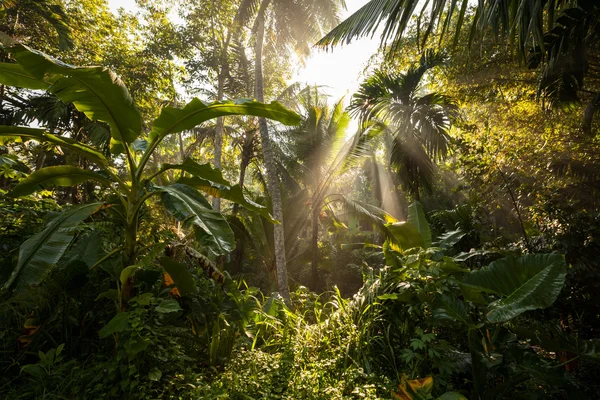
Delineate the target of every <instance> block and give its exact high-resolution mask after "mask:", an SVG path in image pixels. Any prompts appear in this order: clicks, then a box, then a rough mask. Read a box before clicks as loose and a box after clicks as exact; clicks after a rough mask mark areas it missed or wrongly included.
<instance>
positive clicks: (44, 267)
mask: <svg viewBox="0 0 600 400" xmlns="http://www.w3.org/2000/svg"><path fill="white" fill-rule="evenodd" d="M101 205H102V203H91V204H84V205H80V206H74V207H71V208H70V209H68V210H67V211H64V212H62V213H60V214H59V215H58V216H57V217H55V218H54V219H53V220H52V221H51V222H50V223H49V224H48V226H47V227H46V228H45V229H44V230H43V231H41V232H40V233H37V234H35V235H33V236H32V237H30V238H29V239H27V240H26V241H25V242H24V243H23V244H22V245H21V248H20V249H19V262H18V263H17V267H16V268H15V269H14V271H13V272H12V274H11V276H10V278H9V279H8V280H7V281H6V283H4V285H3V287H2V290H3V291H4V290H8V289H11V288H13V287H16V288H19V289H20V288H23V287H25V286H27V285H33V284H37V283H40V282H41V281H42V280H43V279H44V277H45V276H46V274H47V273H48V271H49V269H50V267H52V266H53V265H54V264H56V263H57V262H58V260H59V259H60V258H61V257H62V255H63V254H64V252H65V250H66V249H67V247H68V246H69V243H71V240H72V239H73V228H74V227H76V226H77V225H78V224H79V223H80V222H81V221H83V220H84V219H86V218H87V217H89V216H90V215H91V214H93V213H94V212H96V211H97V210H98V209H99V208H100V206H101Z"/></svg>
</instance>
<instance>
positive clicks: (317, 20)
mask: <svg viewBox="0 0 600 400" xmlns="http://www.w3.org/2000/svg"><path fill="white" fill-rule="evenodd" d="M343 4H344V3H343V1H342V0H302V1H300V0H278V1H271V0H244V1H242V4H241V5H240V13H239V20H240V22H241V23H246V22H248V21H250V20H251V19H253V20H254V23H253V28H252V29H253V32H254V35H255V40H256V41H255V45H254V52H255V67H254V78H255V97H256V99H257V100H259V101H260V99H263V100H264V97H265V95H264V79H263V78H264V77H263V67H262V61H263V46H264V40H265V30H266V22H267V20H269V21H273V23H272V24H269V27H270V28H269V29H274V30H275V32H273V35H271V36H273V37H275V38H277V39H276V40H277V43H276V44H278V45H279V46H280V47H282V48H285V47H289V46H291V47H293V48H294V49H295V50H296V51H297V52H298V54H300V55H306V54H308V52H309V50H310V48H309V43H311V42H312V41H313V40H315V39H316V38H317V37H318V36H319V35H320V32H322V31H325V30H326V29H329V27H331V26H333V25H335V24H336V23H338V21H339V18H338V13H339V11H340V8H341V7H342V6H343ZM259 130H260V138H261V142H262V149H263V158H264V163H265V168H266V173H267V186H268V190H269V193H270V195H271V201H272V204H273V216H274V217H275V219H277V220H278V221H280V222H281V224H280V225H276V226H275V240H274V241H275V256H276V265H277V280H278V286H279V291H280V292H281V295H282V296H283V298H284V299H286V301H288V302H289V288H288V282H287V271H286V255H285V235H284V230H283V205H282V200H281V191H280V188H279V182H278V179H277V164H276V161H275V156H274V154H273V149H272V144H271V138H270V136H269V128H268V126H267V121H266V120H265V119H264V118H259Z"/></svg>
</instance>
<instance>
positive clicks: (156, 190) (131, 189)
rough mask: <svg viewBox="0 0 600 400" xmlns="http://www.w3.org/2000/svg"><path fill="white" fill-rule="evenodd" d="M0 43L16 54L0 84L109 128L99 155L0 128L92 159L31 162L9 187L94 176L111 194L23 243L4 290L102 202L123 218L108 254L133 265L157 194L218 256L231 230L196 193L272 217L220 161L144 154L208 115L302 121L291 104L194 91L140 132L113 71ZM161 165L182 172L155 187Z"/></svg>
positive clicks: (39, 268) (35, 131) (49, 258)
mask: <svg viewBox="0 0 600 400" xmlns="http://www.w3.org/2000/svg"><path fill="white" fill-rule="evenodd" d="M0 41H1V42H2V45H3V47H4V50H5V51H6V52H7V53H9V54H10V55H11V57H12V59H13V60H15V61H16V62H11V63H8V62H6V63H0V84H2V85H7V86H14V87H19V88H24V89H32V90H44V91H47V92H49V93H52V94H54V95H55V96H56V97H58V98H59V99H60V100H61V101H63V102H65V103H72V104H73V105H74V106H75V108H76V109H77V110H79V111H81V112H83V113H84V114H85V115H86V116H87V117H88V118H90V119H91V120H93V121H100V122H104V123H106V124H107V125H108V126H109V127H110V134H111V153H112V155H113V157H107V156H105V155H104V154H103V153H102V152H101V151H99V150H98V149H96V148H94V147H92V146H89V145H87V144H85V143H82V142H79V141H77V140H74V139H72V138H69V137H66V136H58V135H54V134H52V133H51V132H47V131H46V130H45V129H40V128H31V127H20V126H0V139H1V140H2V141H4V142H6V141H7V140H35V141H37V142H42V143H50V144H53V145H57V146H61V147H63V148H67V149H69V150H70V151H72V152H76V153H78V154H79V155H80V156H82V157H84V158H86V159H87V160H88V161H89V162H91V163H92V164H93V167H92V168H90V169H83V168H80V167H76V166H71V165H61V166H52V167H46V168H42V169H39V170H37V171H35V172H33V173H32V174H31V175H29V176H28V177H27V178H25V179H23V180H22V181H20V182H19V183H18V184H17V185H16V186H15V187H14V188H13V190H12V192H10V193H9V194H10V195H12V196H25V195H29V194H31V193H33V192H35V191H37V190H40V189H42V188H44V187H47V186H51V185H53V186H73V185H76V184H80V183H83V182H88V181H91V182H94V183H95V184H96V187H97V188H100V189H106V190H108V191H110V192H112V196H110V197H109V196H107V200H106V201H105V203H104V204H95V205H93V206H92V205H87V206H83V208H82V207H81V206H77V207H73V208H71V209H70V210H68V211H66V214H69V213H72V214H74V216H73V217H64V218H63V220H56V221H53V222H52V223H51V224H49V225H48V227H47V228H46V229H45V230H44V231H42V232H41V233H39V234H37V235H34V237H32V238H30V239H29V240H28V241H27V242H25V243H24V244H23V246H21V251H20V257H19V262H18V265H17V268H15V270H14V272H13V275H12V276H11V278H10V279H9V280H8V281H7V282H6V283H5V284H4V286H3V290H9V289H12V288H13V287H15V286H16V287H21V286H23V285H26V284H34V283H38V282H39V281H40V280H41V279H42V277H43V273H44V271H47V270H48V269H49V267H51V266H52V265H53V264H55V263H56V262H57V261H58V259H59V258H60V256H61V255H62V253H63V252H64V251H65V249H66V247H67V245H68V243H69V242H70V240H68V238H67V236H68V234H67V231H68V230H69V229H70V232H72V228H73V225H74V224H75V223H76V222H81V221H83V220H84V219H85V218H86V217H87V216H89V215H91V214H92V213H93V212H95V211H96V210H98V209H99V208H101V207H110V208H111V209H112V210H113V211H114V212H115V213H116V214H117V215H118V216H119V218H121V219H122V221H123V224H124V227H125V228H124V229H125V232H124V240H123V243H122V246H119V247H117V248H115V249H114V250H113V251H112V252H110V253H109V254H108V255H107V256H106V257H112V256H116V255H117V254H122V259H123V267H127V266H132V265H135V264H136V261H137V259H138V256H139V250H140V246H139V243H138V230H139V228H140V226H139V225H140V220H139V214H140V210H141V209H142V207H143V206H144V205H145V204H146V202H147V201H148V200H149V199H150V198H151V197H160V199H161V200H162V203H163V205H164V206H165V208H166V209H167V211H168V212H170V213H171V214H172V215H173V216H174V217H175V218H176V219H177V220H179V221H181V222H183V224H184V226H189V227H191V228H192V229H193V231H194V233H195V236H196V238H197V240H199V241H200V242H202V244H204V245H205V246H206V247H208V248H209V249H210V250H211V251H212V252H213V253H214V254H217V255H218V254H225V253H227V252H229V251H231V250H232V249H233V248H234V246H235V241H234V236H233V232H232V231H231V228H230V227H229V225H228V224H227V222H226V220H225V219H224V218H223V216H222V215H221V214H220V213H219V212H217V211H214V210H213V209H212V208H211V206H210V204H209V202H208V201H207V200H206V198H205V197H204V196H203V195H202V194H201V192H204V193H207V194H210V195H211V196H215V197H220V198H224V199H227V200H230V201H232V202H234V203H238V204H240V205H241V206H244V207H246V208H248V209H250V210H252V211H255V212H258V213H261V214H262V215H264V216H265V217H267V218H269V219H270V220H271V221H272V222H275V223H276V221H274V220H273V219H272V218H271V216H270V215H269V213H268V212H267V210H266V208H265V207H263V206H261V205H259V204H256V203H253V202H252V201H249V200H247V199H246V198H245V197H244V194H243V193H242V188H241V187H240V186H238V185H231V184H230V183H229V182H228V181H227V180H225V179H224V178H223V176H222V174H221V172H220V171H219V170H218V169H214V168H213V167H212V166H210V165H209V164H199V163H197V162H195V161H194V160H192V159H190V158H188V159H186V160H185V161H183V162H182V163H181V164H165V165H162V166H161V167H160V168H156V167H151V165H150V163H149V161H150V159H151V157H152V155H153V154H154V153H155V151H156V149H157V148H158V146H159V145H160V143H161V142H162V141H163V139H165V138H166V137H167V136H169V135H172V134H176V133H180V132H184V131H187V130H190V129H192V128H194V127H195V126H197V125H199V124H202V123H204V122H205V121H208V120H210V119H214V118H218V117H222V116H227V115H251V116H257V117H264V118H270V119H272V120H275V121H278V122H280V123H282V124H286V125H294V124H297V123H299V121H300V118H299V116H298V115H297V114H295V113H294V112H292V111H289V110H287V109H285V108H284V107H283V106H281V105H280V104H279V103H276V102H273V103H270V104H263V103H259V102H256V101H253V100H247V99H243V100H235V101H219V102H214V103H210V104H207V103H204V102H202V101H201V100H199V99H197V98H195V99H193V100H192V101H190V102H189V103H188V104H186V105H185V106H184V107H183V108H175V107H165V108H164V109H163V110H162V112H161V113H160V115H159V116H158V118H156V119H155V120H154V121H152V123H151V124H149V126H150V132H149V133H148V135H147V137H146V139H144V138H143V136H144V130H143V126H144V124H143V123H142V117H141V114H140V112H139V110H138V109H137V108H136V106H135V104H134V102H133V100H132V98H131V96H130V95H129V93H128V91H127V88H126V87H125V86H124V85H123V83H122V82H121V80H120V79H119V78H118V77H117V76H116V75H115V74H114V73H113V72H112V71H110V70H108V69H106V68H103V67H76V66H72V65H68V64H65V63H63V62H61V61H59V60H57V59H54V58H52V57H50V56H48V55H46V54H44V53H41V52H39V51H36V50H33V49H31V48H29V47H27V46H24V45H22V44H20V43H17V42H15V41H14V40H12V39H11V38H9V37H7V36H6V35H3V34H0ZM117 157H119V158H121V159H124V169H125V170H126V174H125V175H123V174H120V173H119V171H118V170H117V169H116V168H115V165H116V164H115V159H117ZM169 170H177V171H180V172H181V174H180V175H181V178H180V179H179V181H177V182H175V183H173V184H170V185H163V186H160V185H156V184H154V183H153V181H154V179H155V178H157V177H158V176H159V175H160V174H163V173H165V172H166V171H169ZM184 175H185V176H184ZM108 199H114V200H113V201H109V200H108ZM57 235H62V236H61V241H60V243H61V246H58V247H56V246H55V247H52V246H49V243H52V241H53V240H57V239H56V238H57ZM70 237H72V235H71V236H70ZM65 243H66V244H65ZM106 257H105V258H104V259H103V260H100V261H104V260H105V259H106Z"/></svg>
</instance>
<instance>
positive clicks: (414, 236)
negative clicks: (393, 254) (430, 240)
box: [385, 222, 423, 250]
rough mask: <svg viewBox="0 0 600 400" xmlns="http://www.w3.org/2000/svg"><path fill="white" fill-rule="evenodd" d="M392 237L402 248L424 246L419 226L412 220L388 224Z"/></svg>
mask: <svg viewBox="0 0 600 400" xmlns="http://www.w3.org/2000/svg"><path fill="white" fill-rule="evenodd" d="M385 227H386V228H387V230H388V232H389V233H390V235H391V239H393V240H394V242H395V243H396V244H397V245H398V246H400V248H401V249H402V250H408V249H412V248H413V247H423V236H421V234H420V233H419V231H418V230H417V228H416V227H415V226H414V225H413V224H412V223H410V222H396V223H393V224H386V225H385Z"/></svg>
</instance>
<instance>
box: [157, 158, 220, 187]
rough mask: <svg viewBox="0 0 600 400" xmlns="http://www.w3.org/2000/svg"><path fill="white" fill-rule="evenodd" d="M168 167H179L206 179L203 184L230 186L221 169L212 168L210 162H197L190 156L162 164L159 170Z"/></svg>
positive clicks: (164, 169)
mask: <svg viewBox="0 0 600 400" xmlns="http://www.w3.org/2000/svg"><path fill="white" fill-rule="evenodd" d="M170 169H179V170H182V171H185V172H187V173H189V174H191V175H193V176H194V177H196V178H199V179H202V180H204V181H206V183H205V185H213V186H215V187H223V186H227V187H229V186H231V183H229V181H228V180H226V179H225V178H223V174H222V173H221V170H220V169H218V168H213V166H212V165H210V163H206V164H198V163H197V162H196V161H194V160H192V159H191V158H189V157H188V158H186V159H185V160H184V161H183V162H182V163H181V164H163V165H162V167H161V171H167V170H170Z"/></svg>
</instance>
